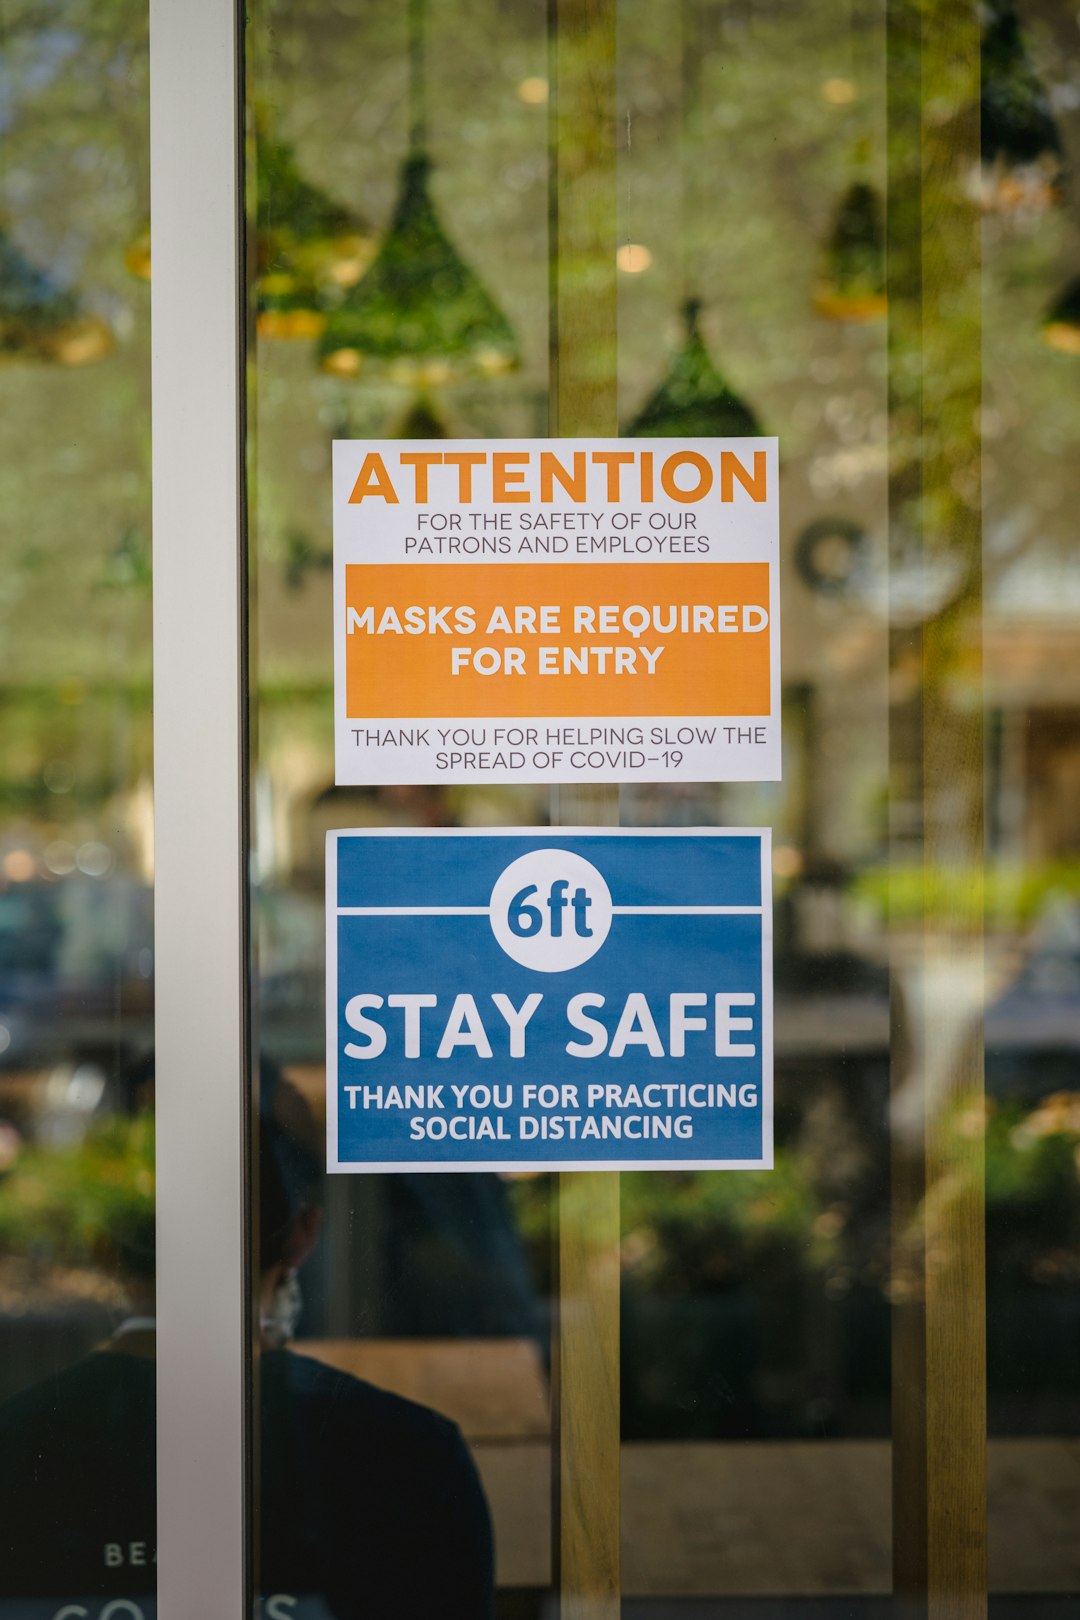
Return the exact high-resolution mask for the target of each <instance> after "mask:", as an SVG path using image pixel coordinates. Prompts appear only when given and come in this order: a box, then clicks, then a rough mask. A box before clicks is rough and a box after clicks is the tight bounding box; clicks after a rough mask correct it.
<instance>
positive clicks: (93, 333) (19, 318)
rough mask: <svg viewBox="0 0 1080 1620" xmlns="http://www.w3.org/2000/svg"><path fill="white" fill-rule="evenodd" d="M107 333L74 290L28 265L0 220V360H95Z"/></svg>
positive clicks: (107, 342) (106, 346)
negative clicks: (64, 286) (83, 307)
mask: <svg viewBox="0 0 1080 1620" xmlns="http://www.w3.org/2000/svg"><path fill="white" fill-rule="evenodd" d="M112 346H113V335H112V332H111V330H110V329H109V327H108V326H107V325H106V323H105V322H104V321H103V320H102V319H101V317H100V316H98V315H89V314H87V313H86V312H85V311H84V310H83V309H82V308H81V306H80V304H79V301H78V299H77V298H76V297H75V295H74V293H71V292H68V291H65V290H64V289H63V288H62V287H58V286H57V285H56V284H55V282H54V281H53V280H52V278H51V277H50V276H48V275H46V273H45V272H44V271H43V270H39V269H37V268H36V266H35V265H32V264H31V263H30V261H29V259H27V258H26V257H25V255H24V254H22V253H21V252H20V251H19V249H18V248H17V247H16V246H15V244H14V242H13V241H12V240H11V237H10V236H9V234H8V232H7V231H6V230H5V229H4V228H3V226H0V361H9V360H53V361H57V362H58V363H59V364H60V365H64V366H81V365H86V364H88V363H89V362H90V361H91V360H100V359H101V357H102V356H103V355H106V354H108V352H109V350H110V349H111V348H112Z"/></svg>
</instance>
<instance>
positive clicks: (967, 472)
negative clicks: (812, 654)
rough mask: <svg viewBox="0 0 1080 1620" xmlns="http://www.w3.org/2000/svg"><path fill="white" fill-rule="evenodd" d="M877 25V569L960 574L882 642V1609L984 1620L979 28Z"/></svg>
mask: <svg viewBox="0 0 1080 1620" xmlns="http://www.w3.org/2000/svg"><path fill="white" fill-rule="evenodd" d="M888 19H889V66H888V75H889V125H890V132H889V232H888V234H889V243H888V247H889V321H890V394H891V399H890V423H891V428H890V432H891V439H892V445H891V451H892V455H891V460H892V470H891V479H890V525H891V530H892V565H893V566H894V567H898V568H900V569H905V568H906V569H910V568H912V567H914V568H916V569H917V570H926V569H929V568H930V567H932V566H933V565H934V564H935V563H937V564H941V563H945V564H947V565H948V566H949V567H950V568H951V569H952V570H953V572H954V577H955V581H956V583H955V585H954V587H953V589H952V593H951V596H950V598H949V599H948V600H947V601H946V602H945V603H943V604H941V605H934V604H930V605H929V607H928V608H927V610H925V616H924V617H922V618H921V619H920V620H919V621H918V622H908V623H906V624H900V625H894V627H893V630H892V634H891V638H890V675H891V684H892V688H893V694H894V699H893V701H894V707H893V712H892V716H891V723H890V766H891V773H892V795H893V799H894V805H895V804H897V803H899V804H900V805H901V806H902V808H903V811H904V814H903V815H902V816H901V817H899V818H895V817H894V823H893V829H892V838H891V843H892V859H893V861H894V863H895V864H896V865H897V866H898V867H900V868H902V869H903V872H904V874H905V875H906V876H908V877H910V876H911V875H913V874H915V875H917V880H918V886H919V896H920V898H919V904H918V907H917V915H914V916H913V915H912V914H911V907H910V903H907V904H902V903H899V902H902V901H903V898H904V897H903V895H902V894H901V893H900V891H899V889H898V890H897V893H896V898H897V901H898V904H897V905H896V906H894V908H893V915H892V919H891V934H892V952H893V967H894V985H895V991H894V1023H893V1087H894V1092H893V1095H894V1108H893V1191H892V1204H893V1232H894V1271H893V1293H894V1310H893V1566H894V1589H895V1606H896V1612H897V1615H898V1616H902V1617H903V1620H983V1617H985V1615H986V1611H987V1590H986V1303H985V1229H984V1197H985V1194H984V1164H983V1152H984V1149H983V1135H982V1125H983V1120H984V1117H985V1099H984V1080H983V1029H982V1003H983V915H982V897H981V881H980V880H981V875H982V864H983V859H984V799H985V793H984V782H983V771H984V765H983V688H982V654H981V613H982V548H981V529H980V499H981V489H980V475H981V467H980V444H979V407H980V402H981V285H980V252H981V244H980V222H979V216H978V210H977V208H976V207H975V205H974V203H973V202H971V201H970V200H969V199H968V198H967V197H966V196H965V182H966V181H967V178H968V176H969V175H970V174H971V172H972V171H973V169H976V168H977V165H978V161H979V23H978V16H977V13H976V8H975V7H973V6H971V5H970V4H969V3H968V0H939V3H937V4H935V5H933V6H929V7H927V6H924V5H922V4H920V0H889V5H888ZM943 874H945V875H947V876H949V877H951V878H952V879H953V882H952V884H951V886H950V885H949V884H943V883H942V882H941V878H942V875H943ZM909 902H910V895H909Z"/></svg>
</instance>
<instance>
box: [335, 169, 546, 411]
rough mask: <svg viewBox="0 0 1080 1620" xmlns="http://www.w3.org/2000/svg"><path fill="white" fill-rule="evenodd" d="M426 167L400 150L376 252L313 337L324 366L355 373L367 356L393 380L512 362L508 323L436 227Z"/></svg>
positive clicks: (434, 377) (515, 359) (514, 347)
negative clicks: (397, 184)
mask: <svg viewBox="0 0 1080 1620" xmlns="http://www.w3.org/2000/svg"><path fill="white" fill-rule="evenodd" d="M430 173H431V163H430V160H429V159H428V157H427V156H426V154H425V153H423V152H415V151H414V152H413V153H412V154H411V155H410V156H409V157H408V158H406V160H405V165H404V168H403V170H402V178H401V195H400V197H399V198H398V204H397V208H396V209H395V211H394V217H393V220H392V221H391V225H390V229H389V231H388V232H387V234H386V236H385V237H384V238H383V243H382V246H381V247H380V249H379V252H378V255H377V256H376V259H375V262H374V264H373V265H372V267H371V269H370V270H369V271H368V273H367V275H366V276H364V278H363V280H362V281H360V282H358V284H357V285H356V286H355V287H354V288H352V289H351V290H350V291H349V292H348V293H346V295H345V297H344V298H343V299H342V301H341V303H340V304H339V305H338V307H337V308H336V309H335V310H333V311H332V312H331V314H330V316H329V318H328V320H327V324H326V330H325V332H324V333H323V336H322V339H321V341H320V343H319V361H320V364H321V365H322V367H323V368H324V370H326V371H331V372H334V373H335V374H336V375H338V376H343V377H354V376H355V375H356V374H357V372H358V371H359V370H360V367H361V365H362V364H363V363H364V361H366V360H371V361H376V362H379V363H381V364H383V365H385V366H386V367H387V369H388V371H389V374H390V376H391V377H393V378H394V379H395V380H398V381H401V382H410V383H420V384H422V385H425V386H430V385H432V384H436V383H444V382H450V381H452V380H453V379H454V378H456V377H460V376H463V375H467V374H469V373H480V374H487V375H493V374H495V373H498V372H502V371H509V370H512V369H513V367H514V366H516V365H518V364H519V361H520V354H519V350H518V344H517V339H516V338H515V336H514V332H513V328H512V327H511V326H510V323H509V321H508V320H507V319H506V316H505V315H504V314H503V313H502V311H501V310H500V309H499V307H498V305H497V304H496V303H495V300H494V299H493V298H492V296H491V294H490V293H489V292H488V290H487V288H486V287H485V286H484V284H483V282H482V281H481V280H480V278H479V277H478V276H477V275H476V273H475V271H473V270H472V269H471V268H470V267H469V265H467V264H466V263H465V261H464V259H462V258H461V256H460V254H459V253H458V252H457V250H456V249H455V247H454V245H453V243H452V242H451V241H450V239H449V237H448V236H447V234H446V232H445V231H444V230H443V227H442V224H441V223H440V220H439V217H438V215H437V214H436V212H435V208H434V205H433V203H432V201H431V194H430V191H429V176H430Z"/></svg>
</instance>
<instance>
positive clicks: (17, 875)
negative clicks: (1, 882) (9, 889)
mask: <svg viewBox="0 0 1080 1620" xmlns="http://www.w3.org/2000/svg"><path fill="white" fill-rule="evenodd" d="M36 871H37V862H36V861H35V860H34V857H33V856H32V855H31V853H30V851H29V850H28V849H9V850H8V852H7V854H6V855H5V856H4V876H5V877H6V878H10V880H11V882H12V883H25V882H26V880H27V878H32V877H33V875H34V873H35V872H36Z"/></svg>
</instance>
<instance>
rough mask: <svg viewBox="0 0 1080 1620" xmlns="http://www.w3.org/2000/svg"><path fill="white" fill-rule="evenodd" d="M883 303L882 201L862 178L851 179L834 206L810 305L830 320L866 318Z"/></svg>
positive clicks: (881, 309) (884, 305) (883, 308)
mask: <svg viewBox="0 0 1080 1620" xmlns="http://www.w3.org/2000/svg"><path fill="white" fill-rule="evenodd" d="M887 307H888V306H887V302H886V298H885V227H884V221H883V219H882V209H881V199H880V197H879V196H878V194H877V192H876V191H875V190H874V187H873V186H871V185H869V184H868V183H867V181H865V180H856V181H853V183H852V184H851V185H850V186H848V188H847V190H846V191H845V192H844V195H843V196H842V197H841V199H840V206H839V208H838V209H837V210H836V217H835V219H834V220H833V226H832V230H831V231H830V233H829V240H828V242H827V243H826V245H825V254H824V259H823V263H822V270H821V275H820V276H819V277H818V280H817V281H816V283H815V285H814V308H815V309H816V310H817V312H818V314H819V315H827V316H828V317H829V319H830V320H833V321H871V320H874V319H876V318H877V317H878V316H881V315H884V314H885V311H886V309H887Z"/></svg>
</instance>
